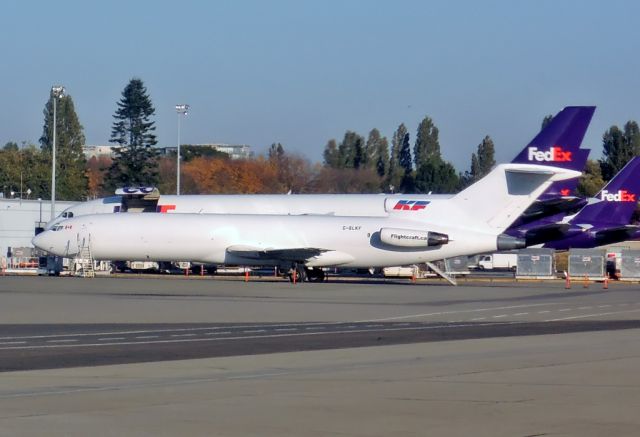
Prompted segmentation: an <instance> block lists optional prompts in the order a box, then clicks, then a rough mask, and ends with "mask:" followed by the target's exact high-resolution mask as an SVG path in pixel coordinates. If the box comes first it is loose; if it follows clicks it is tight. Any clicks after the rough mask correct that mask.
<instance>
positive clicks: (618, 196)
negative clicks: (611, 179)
mask: <svg viewBox="0 0 640 437" xmlns="http://www.w3.org/2000/svg"><path fill="white" fill-rule="evenodd" d="M600 199H601V200H606V201H607V202H635V201H636V195H635V194H634V193H631V192H629V191H627V190H618V191H617V192H616V193H610V192H609V191H607V190H602V193H601V194H600Z"/></svg>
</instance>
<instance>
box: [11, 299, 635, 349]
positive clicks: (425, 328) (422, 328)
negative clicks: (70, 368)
mask: <svg viewBox="0 0 640 437" xmlns="http://www.w3.org/2000/svg"><path fill="white" fill-rule="evenodd" d="M638 311H640V309H639V310H638ZM522 323H523V322H500V323H492V322H487V323H479V324H471V323H460V324H457V325H453V326H452V325H449V324H441V325H430V326H413V327H406V328H384V329H381V330H380V332H394V331H429V330H436V329H443V328H452V327H454V328H467V327H478V326H506V325H517V324H522ZM354 332H355V333H361V332H371V330H370V329H355V330H349V331H331V332H326V331H324V332H292V333H290V334H268V335H249V336H242V337H220V338H185V339H174V340H152V341H145V342H142V341H123V342H118V343H84V344H83V343H81V344H77V345H71V344H55V345H53V344H51V345H38V346H9V347H0V350H19V349H20V350H22V349H24V350H27V349H61V348H67V349H68V348H72V347H73V348H78V347H105V346H129V345H132V346H133V345H141V344H167V343H195V342H204V341H207V342H214V341H232V340H254V339H260V338H284V337H301V336H311V335H336V334H352V333H354Z"/></svg>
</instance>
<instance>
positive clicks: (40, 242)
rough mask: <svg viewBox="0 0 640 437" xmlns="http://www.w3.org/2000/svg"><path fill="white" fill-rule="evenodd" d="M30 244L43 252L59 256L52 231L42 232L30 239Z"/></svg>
mask: <svg viewBox="0 0 640 437" xmlns="http://www.w3.org/2000/svg"><path fill="white" fill-rule="evenodd" d="M31 244H33V245H34V246H35V247H37V248H38V249H41V250H44V251H45V252H49V253H53V254H54V255H60V253H58V252H59V249H60V248H58V247H56V244H55V238H54V235H53V231H44V232H41V233H39V234H38V235H36V236H35V237H33V239H31Z"/></svg>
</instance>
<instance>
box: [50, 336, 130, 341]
mask: <svg viewBox="0 0 640 437" xmlns="http://www.w3.org/2000/svg"><path fill="white" fill-rule="evenodd" d="M118 340H126V337H103V338H99V339H98V341H118ZM58 341H62V340H58Z"/></svg>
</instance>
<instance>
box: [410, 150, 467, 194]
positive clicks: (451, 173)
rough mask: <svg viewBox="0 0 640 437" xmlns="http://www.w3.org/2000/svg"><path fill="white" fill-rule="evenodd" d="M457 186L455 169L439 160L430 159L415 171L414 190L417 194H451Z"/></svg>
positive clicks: (457, 180)
mask: <svg viewBox="0 0 640 437" xmlns="http://www.w3.org/2000/svg"><path fill="white" fill-rule="evenodd" d="M459 184H460V181H459V179H458V175H457V173H456V169H455V168H454V167H453V165H451V163H449V162H446V161H443V160H442V159H441V158H436V157H431V158H429V159H428V160H427V161H425V162H424V163H422V165H421V166H420V167H419V168H418V169H417V170H416V176H415V189H416V191H417V192H419V193H430V192H434V193H453V192H455V191H456V189H457V188H458V185H459Z"/></svg>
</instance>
